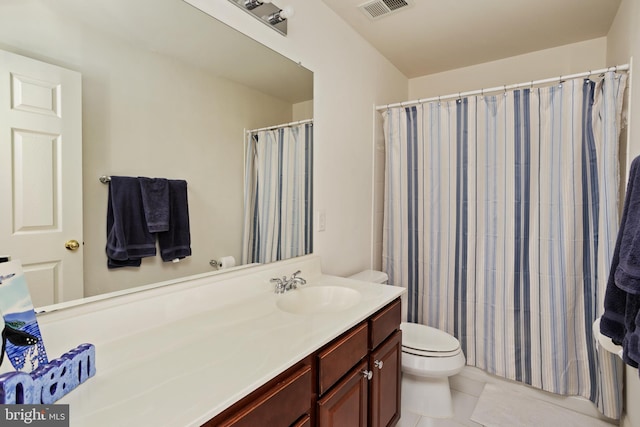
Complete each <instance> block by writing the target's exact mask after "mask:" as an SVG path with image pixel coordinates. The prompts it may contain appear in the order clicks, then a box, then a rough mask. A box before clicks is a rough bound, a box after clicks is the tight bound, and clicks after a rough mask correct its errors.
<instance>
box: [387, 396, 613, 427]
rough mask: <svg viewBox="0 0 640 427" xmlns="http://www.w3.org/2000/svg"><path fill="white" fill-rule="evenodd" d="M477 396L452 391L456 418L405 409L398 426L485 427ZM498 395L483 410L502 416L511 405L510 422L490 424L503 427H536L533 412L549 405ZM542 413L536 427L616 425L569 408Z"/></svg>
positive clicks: (506, 420) (600, 426)
mask: <svg viewBox="0 0 640 427" xmlns="http://www.w3.org/2000/svg"><path fill="white" fill-rule="evenodd" d="M494 390H495V388H494ZM473 393H474V394H476V393H475V391H473ZM474 394H468V393H464V392H461V391H458V390H455V389H452V390H451V397H452V398H453V412H454V416H453V418H449V419H436V418H428V417H421V416H419V415H416V414H413V413H411V412H410V411H408V410H405V409H403V411H402V418H401V419H400V421H399V422H398V424H397V426H398V427H461V426H467V427H469V426H471V427H482V426H483V424H479V423H477V422H474V421H472V420H471V416H472V414H473V412H474V409H475V408H476V405H477V403H478V400H479V399H480V393H477V395H474ZM497 396H498V399H496V397H495V393H494V396H493V397H492V398H493V399H494V400H493V401H491V399H489V400H488V401H489V402H490V403H489V407H487V404H486V402H487V400H486V399H487V398H484V399H485V403H484V404H483V405H482V408H483V409H484V411H485V413H486V411H487V410H488V411H489V412H492V411H493V408H494V406H495V410H496V413H501V411H503V412H502V413H506V412H507V411H506V410H505V408H504V407H501V406H504V405H508V406H507V407H508V409H509V412H511V414H512V416H511V418H510V419H509V418H508V417H498V419H496V421H493V422H490V423H488V424H487V425H491V426H500V427H503V426H504V427H516V426H518V427H521V426H522V427H529V425H532V423H530V422H529V421H530V420H531V417H530V416H529V417H528V415H530V414H532V413H533V412H532V411H538V413H539V412H540V410H541V406H539V405H548V403H544V402H541V401H537V402H539V404H535V403H533V401H532V400H531V398H530V397H526V396H525V397H522V399H523V400H519V401H518V399H519V397H518V396H517V393H516V395H514V394H513V393H510V392H507V395H504V394H503V395H502V396H509V398H506V397H504V398H501V397H500V394H498V395H497ZM534 401H536V399H534ZM494 402H495V404H494ZM516 407H517V408H516ZM554 407H555V405H554ZM514 409H515V410H514ZM542 412H546V413H547V414H548V417H547V416H546V417H544V418H540V417H537V416H534V419H535V418H537V419H538V421H537V422H535V423H533V424H535V427H540V426H541V425H545V426H546V425H550V426H553V425H558V424H557V423H556V421H558V420H559V419H561V420H562V421H561V423H560V424H559V425H564V426H579V427H604V426H611V427H613V424H608V423H606V422H604V421H602V420H598V419H595V418H591V417H588V416H586V415H583V414H579V413H576V412H573V411H570V410H568V409H564V408H560V407H555V408H554V409H553V410H551V411H544V410H543V411H542ZM514 417H515V418H517V420H516V421H514ZM549 417H550V418H549ZM491 419H493V418H491ZM527 420H529V421H527ZM540 420H543V421H540Z"/></svg>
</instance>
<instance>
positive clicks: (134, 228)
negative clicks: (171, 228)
mask: <svg viewBox="0 0 640 427" xmlns="http://www.w3.org/2000/svg"><path fill="white" fill-rule="evenodd" d="M108 197H109V199H108V207H107V247H106V252H107V266H108V267H109V268H119V267H137V266H140V264H141V261H140V260H141V258H144V257H148V256H155V254H156V241H155V236H154V235H152V234H151V233H150V232H149V228H148V227H147V223H146V220H145V216H144V208H143V206H142V197H141V193H140V184H139V182H138V178H132V177H122V176H112V177H111V182H110V184H109V196H108Z"/></svg>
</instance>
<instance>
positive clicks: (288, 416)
mask: <svg viewBox="0 0 640 427" xmlns="http://www.w3.org/2000/svg"><path fill="white" fill-rule="evenodd" d="M311 372H312V370H311V365H310V364H304V365H302V366H299V367H297V368H294V369H293V370H291V369H290V370H288V371H287V373H286V374H285V375H284V376H283V375H280V376H279V377H278V378H277V379H276V380H275V382H271V383H269V384H268V385H267V386H266V387H263V388H260V389H258V390H257V391H256V392H254V393H252V394H250V395H249V396H248V397H247V398H245V399H244V400H242V401H241V402H240V403H239V404H236V405H234V406H232V408H231V409H230V410H228V411H225V412H224V413H223V414H221V415H219V416H217V417H215V418H213V419H212V420H210V421H209V422H207V423H206V424H204V426H206V427H209V426H221V427H222V426H226V427H229V426H233V427H255V426H260V425H264V426H267V425H268V426H291V425H294V423H296V422H297V421H299V420H301V416H303V415H304V414H307V415H308V414H309V413H310V411H311V405H312V390H313V382H312V375H311ZM245 402H246V403H245ZM235 408H238V409H237V410H235ZM227 414H229V415H227ZM301 425H304V423H303V424H301Z"/></svg>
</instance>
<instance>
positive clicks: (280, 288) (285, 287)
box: [270, 270, 307, 294]
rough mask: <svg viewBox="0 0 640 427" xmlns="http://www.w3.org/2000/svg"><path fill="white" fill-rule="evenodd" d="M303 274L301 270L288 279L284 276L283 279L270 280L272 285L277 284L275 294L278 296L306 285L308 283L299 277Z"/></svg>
mask: <svg viewBox="0 0 640 427" xmlns="http://www.w3.org/2000/svg"><path fill="white" fill-rule="evenodd" d="M300 273H302V272H301V271H300V270H298V271H296V272H295V273H293V274H292V275H291V277H290V278H288V279H287V276H282V278H279V277H274V278H273V279H271V280H270V282H271V283H275V286H276V287H275V292H276V294H283V293H285V292H287V291H290V290H291V289H297V288H298V285H305V284H306V283H307V281H306V280H305V279H303V278H302V277H299V276H298V275H299V274H300Z"/></svg>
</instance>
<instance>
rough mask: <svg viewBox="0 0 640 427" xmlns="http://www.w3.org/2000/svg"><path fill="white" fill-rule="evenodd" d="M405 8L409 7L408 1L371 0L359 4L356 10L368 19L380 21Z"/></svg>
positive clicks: (409, 2)
mask: <svg viewBox="0 0 640 427" xmlns="http://www.w3.org/2000/svg"><path fill="white" fill-rule="evenodd" d="M407 6H411V1H410V0H373V1H369V2H366V3H363V4H361V5H360V6H358V9H360V10H361V11H362V13H364V14H365V15H367V17H369V18H370V19H380V18H382V17H383V16H387V15H389V14H391V13H393V12H397V11H399V10H400V9H403V8H405V7H407Z"/></svg>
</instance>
